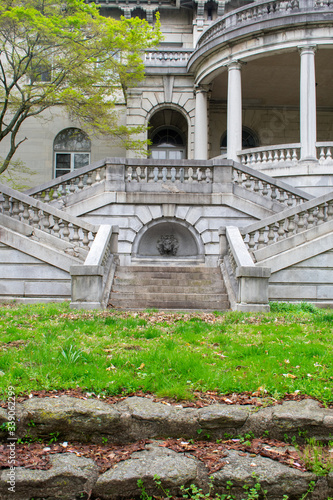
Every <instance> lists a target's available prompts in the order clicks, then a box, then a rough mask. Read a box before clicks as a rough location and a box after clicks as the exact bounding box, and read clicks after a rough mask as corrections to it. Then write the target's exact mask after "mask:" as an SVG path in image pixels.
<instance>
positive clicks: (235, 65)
mask: <svg viewBox="0 0 333 500" xmlns="http://www.w3.org/2000/svg"><path fill="white" fill-rule="evenodd" d="M244 64H246V63H245V62H242V61H240V60H239V59H233V60H232V61H230V62H228V64H227V68H228V71H230V70H232V69H237V70H241V69H242V66H243V65H244Z"/></svg>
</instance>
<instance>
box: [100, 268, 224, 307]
mask: <svg viewBox="0 0 333 500" xmlns="http://www.w3.org/2000/svg"><path fill="white" fill-rule="evenodd" d="M109 305H110V306H111V307H114V308H118V309H136V308H138V309H147V308H156V309H196V310H198V309H200V310H205V309H207V310H225V309H229V302H228V297H227V295H226V289H225V285H224V282H223V280H222V276H221V273H220V270H219V269H218V268H207V267H203V266H193V267H186V266H179V267H177V268H175V267H169V266H164V267H162V266H144V267H143V266H120V267H118V268H117V269H116V273H115V279H114V283H113V285H112V289H111V294H110V300H109Z"/></svg>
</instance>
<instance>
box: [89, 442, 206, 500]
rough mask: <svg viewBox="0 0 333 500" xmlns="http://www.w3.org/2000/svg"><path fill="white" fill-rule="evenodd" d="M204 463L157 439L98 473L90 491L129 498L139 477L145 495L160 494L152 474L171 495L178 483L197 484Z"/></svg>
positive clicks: (135, 493)
mask: <svg viewBox="0 0 333 500" xmlns="http://www.w3.org/2000/svg"><path fill="white" fill-rule="evenodd" d="M203 469H204V466H203V465H202V464H201V463H200V462H199V461H198V460H197V459H196V458H194V457H192V456H190V455H188V456H186V455H184V454H179V453H176V452H175V451H172V450H169V449H167V448H162V447H159V446H158V444H157V443H155V444H153V445H147V446H146V449H145V450H143V451H140V452H136V453H133V454H132V456H131V458H130V459H129V460H126V461H124V462H120V463H118V464H117V466H115V467H114V468H113V469H110V470H108V471H106V472H105V473H104V474H102V475H101V476H100V477H99V478H98V480H97V483H96V485H95V487H94V489H93V495H95V496H96V497H99V498H101V499H102V500H106V499H116V498H133V497H138V496H140V493H141V491H140V489H139V487H138V485H137V483H138V480H139V479H141V480H142V482H143V485H144V488H145V490H146V492H147V494H148V495H158V496H164V495H163V492H162V491H161V490H160V489H158V487H157V486H156V483H155V482H154V476H158V477H159V478H160V480H161V483H162V485H163V488H165V489H169V490H170V494H171V495H177V494H180V487H181V486H182V485H185V486H189V485H190V484H192V483H196V484H200V479H199V478H200V475H201V471H202V470H203Z"/></svg>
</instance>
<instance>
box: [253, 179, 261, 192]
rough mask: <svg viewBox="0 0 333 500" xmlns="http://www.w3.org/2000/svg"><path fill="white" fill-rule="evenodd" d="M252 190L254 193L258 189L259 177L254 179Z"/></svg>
mask: <svg viewBox="0 0 333 500" xmlns="http://www.w3.org/2000/svg"><path fill="white" fill-rule="evenodd" d="M253 191H254V192H255V193H258V192H259V191H260V186H259V179H257V178H255V179H254V185H253Z"/></svg>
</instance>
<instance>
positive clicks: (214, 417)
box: [198, 404, 250, 430]
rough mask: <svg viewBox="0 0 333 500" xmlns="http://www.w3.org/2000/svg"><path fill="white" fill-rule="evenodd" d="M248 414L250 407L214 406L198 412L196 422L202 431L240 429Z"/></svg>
mask: <svg viewBox="0 0 333 500" xmlns="http://www.w3.org/2000/svg"><path fill="white" fill-rule="evenodd" d="M249 412H250V407H248V406H247V407H245V406H243V407H242V406H234V405H230V406H229V405H221V404H214V405H211V406H205V407H204V408H201V409H200V410H198V420H199V424H200V427H201V428H204V429H220V430H225V429H230V428H238V427H242V426H243V425H244V424H245V422H246V420H247V418H248V416H249Z"/></svg>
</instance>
